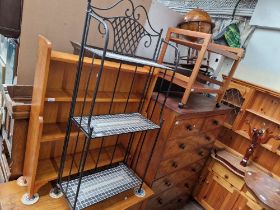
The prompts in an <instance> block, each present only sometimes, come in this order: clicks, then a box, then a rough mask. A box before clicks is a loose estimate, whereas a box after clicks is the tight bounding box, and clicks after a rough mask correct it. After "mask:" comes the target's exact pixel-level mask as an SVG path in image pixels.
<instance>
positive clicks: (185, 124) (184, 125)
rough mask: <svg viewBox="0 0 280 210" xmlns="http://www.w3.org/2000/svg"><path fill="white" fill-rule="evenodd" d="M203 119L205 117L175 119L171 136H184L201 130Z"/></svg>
mask: <svg viewBox="0 0 280 210" xmlns="http://www.w3.org/2000/svg"><path fill="white" fill-rule="evenodd" d="M203 121H204V119H203V118H193V119H186V120H177V121H175V123H174V127H173V129H172V131H171V135H170V138H177V137H184V136H188V135H190V134H194V133H197V132H199V130H200V129H201V127H202V125H203Z"/></svg>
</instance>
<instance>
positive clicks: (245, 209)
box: [232, 195, 264, 210]
mask: <svg viewBox="0 0 280 210" xmlns="http://www.w3.org/2000/svg"><path fill="white" fill-rule="evenodd" d="M262 209H264V208H262V207H261V206H260V205H259V204H257V203H255V202H254V201H252V200H250V199H249V198H246V197H245V196H243V195H240V196H239V197H238V199H237V201H236V203H235V204H234V206H233V208H232V210H262Z"/></svg>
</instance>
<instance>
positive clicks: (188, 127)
mask: <svg viewBox="0 0 280 210" xmlns="http://www.w3.org/2000/svg"><path fill="white" fill-rule="evenodd" d="M194 127H195V125H187V126H186V129H187V130H189V131H192V130H193V128H194Z"/></svg>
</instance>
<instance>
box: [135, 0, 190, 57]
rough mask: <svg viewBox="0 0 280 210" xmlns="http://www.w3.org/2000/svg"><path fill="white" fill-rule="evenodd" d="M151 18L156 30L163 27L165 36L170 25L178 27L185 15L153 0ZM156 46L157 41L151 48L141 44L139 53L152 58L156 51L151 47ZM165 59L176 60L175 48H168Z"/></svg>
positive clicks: (163, 36) (150, 11)
mask: <svg viewBox="0 0 280 210" xmlns="http://www.w3.org/2000/svg"><path fill="white" fill-rule="evenodd" d="M148 15H149V19H150V22H151V25H152V26H153V27H154V28H155V30H156V31H160V30H161V29H163V35H162V38H165V35H166V32H167V30H168V28H169V27H176V26H177V25H178V24H179V23H180V22H182V21H183V19H184V16H183V15H181V14H179V13H177V12H175V11H173V10H171V9H169V8H167V7H166V6H164V5H163V4H161V3H158V2H157V1H156V0H153V1H152V4H151V6H150V10H149V14H148ZM146 28H148V23H146ZM154 48H155V42H153V43H152V46H151V47H150V48H149V49H150V50H149V49H146V48H145V47H143V45H140V46H139V48H138V52H137V54H138V55H140V56H143V57H148V58H152V57H153V53H154V51H153V50H151V49H154ZM165 60H166V61H169V62H172V61H174V50H173V49H170V50H168V53H166V56H165Z"/></svg>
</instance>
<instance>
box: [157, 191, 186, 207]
mask: <svg viewBox="0 0 280 210" xmlns="http://www.w3.org/2000/svg"><path fill="white" fill-rule="evenodd" d="M189 200H190V195H189V194H185V195H179V196H178V197H177V198H174V199H173V200H171V201H169V203H168V204H165V205H164V206H162V207H160V209H161V210H174V209H182V208H183V207H184V206H185V205H186V204H187V203H188V201H189Z"/></svg>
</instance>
